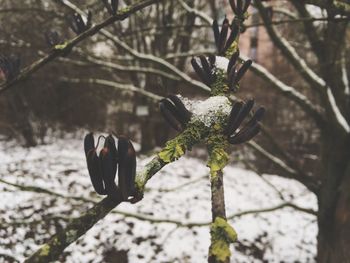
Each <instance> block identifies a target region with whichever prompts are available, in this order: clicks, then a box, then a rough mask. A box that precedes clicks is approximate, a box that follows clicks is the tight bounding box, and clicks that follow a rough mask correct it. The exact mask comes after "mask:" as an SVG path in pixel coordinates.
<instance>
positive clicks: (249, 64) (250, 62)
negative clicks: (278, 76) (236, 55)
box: [236, 59, 253, 82]
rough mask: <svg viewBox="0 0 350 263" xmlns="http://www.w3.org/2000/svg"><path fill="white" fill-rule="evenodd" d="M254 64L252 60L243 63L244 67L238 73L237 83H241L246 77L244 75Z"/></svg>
mask: <svg viewBox="0 0 350 263" xmlns="http://www.w3.org/2000/svg"><path fill="white" fill-rule="evenodd" d="M252 64H253V61H251V60H250V59H248V60H247V61H245V62H244V63H243V65H242V67H240V69H239V70H238V72H237V77H236V82H239V81H240V80H241V79H242V77H243V76H244V74H245V73H246V72H247V70H248V69H249V68H250V66H251V65H252Z"/></svg>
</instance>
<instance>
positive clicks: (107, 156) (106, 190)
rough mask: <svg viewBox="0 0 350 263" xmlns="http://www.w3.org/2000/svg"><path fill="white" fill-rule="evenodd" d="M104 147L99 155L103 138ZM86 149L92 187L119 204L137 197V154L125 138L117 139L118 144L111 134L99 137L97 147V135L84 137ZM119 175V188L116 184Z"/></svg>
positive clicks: (90, 134)
mask: <svg viewBox="0 0 350 263" xmlns="http://www.w3.org/2000/svg"><path fill="white" fill-rule="evenodd" d="M101 138H104V146H103V148H102V149H101V150H100V152H99V155H98V154H97V148H98V144H99V142H100V139H101ZM84 150H85V156H86V161H87V167H88V171H89V175H90V179H91V182H92V185H93V187H94V189H95V191H96V193H98V194H100V195H107V196H108V197H109V198H111V199H112V200H114V201H116V202H118V201H119V202H121V201H127V200H128V199H129V197H132V196H134V195H135V175H136V153H135V149H134V147H133V145H132V143H131V142H130V140H128V139H127V138H126V137H124V136H119V137H118V145H117V146H116V143H115V139H114V138H113V136H112V135H109V136H107V137H103V136H100V137H99V139H98V142H97V144H96V145H95V141H94V136H93V134H92V133H89V134H87V135H86V136H85V140H84ZM117 172H118V186H117V185H116V183H115V177H116V173H117Z"/></svg>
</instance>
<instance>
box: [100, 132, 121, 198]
mask: <svg viewBox="0 0 350 263" xmlns="http://www.w3.org/2000/svg"><path fill="white" fill-rule="evenodd" d="M99 158H100V162H101V168H102V178H103V181H104V184H105V189H106V192H107V195H108V196H109V197H111V198H112V199H114V200H118V199H119V194H118V190H117V185H116V184H115V176H116V172H117V165H118V164H117V149H116V147H115V141H114V139H113V137H112V136H111V135H109V136H107V137H106V139H105V143H104V147H103V149H102V150H101V152H100V156H99Z"/></svg>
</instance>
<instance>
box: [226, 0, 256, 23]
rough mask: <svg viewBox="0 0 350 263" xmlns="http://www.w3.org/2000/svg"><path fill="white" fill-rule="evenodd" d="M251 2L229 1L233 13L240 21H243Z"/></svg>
mask: <svg viewBox="0 0 350 263" xmlns="http://www.w3.org/2000/svg"><path fill="white" fill-rule="evenodd" d="M250 3H251V0H230V5H231V8H232V11H233V13H234V14H235V15H236V16H237V17H238V18H240V19H244V14H245V12H247V10H248V7H249V5H250Z"/></svg>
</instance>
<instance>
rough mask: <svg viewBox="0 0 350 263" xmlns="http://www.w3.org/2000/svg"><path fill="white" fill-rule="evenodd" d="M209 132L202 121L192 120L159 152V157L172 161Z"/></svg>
mask: <svg viewBox="0 0 350 263" xmlns="http://www.w3.org/2000/svg"><path fill="white" fill-rule="evenodd" d="M206 133H207V128H206V127H205V126H204V125H203V124H202V123H200V122H190V123H189V124H188V127H187V128H186V129H185V130H184V131H183V132H182V133H181V134H179V135H178V136H177V137H176V138H174V139H172V140H170V141H168V142H167V144H166V145H165V147H164V148H163V150H162V151H161V152H160V153H159V154H158V156H159V158H160V159H161V160H162V161H163V162H165V163H170V162H173V161H176V160H177V159H179V158H180V157H181V156H182V155H184V154H185V152H186V150H191V149H192V147H193V146H194V145H195V144H196V143H198V142H199V141H200V140H201V139H202V138H203V137H204V136H205V134H206Z"/></svg>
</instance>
